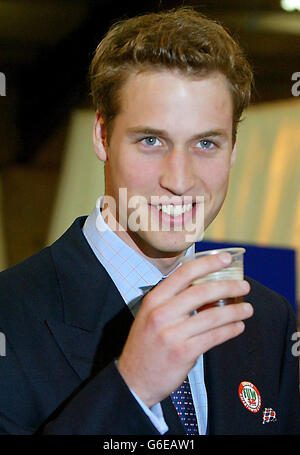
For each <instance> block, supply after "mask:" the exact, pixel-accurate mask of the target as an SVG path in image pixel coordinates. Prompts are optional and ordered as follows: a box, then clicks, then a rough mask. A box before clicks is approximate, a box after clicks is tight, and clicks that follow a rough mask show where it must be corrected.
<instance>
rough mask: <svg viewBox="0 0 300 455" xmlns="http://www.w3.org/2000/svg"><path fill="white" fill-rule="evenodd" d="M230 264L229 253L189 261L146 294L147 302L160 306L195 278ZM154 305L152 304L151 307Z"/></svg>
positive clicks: (230, 257)
mask: <svg viewBox="0 0 300 455" xmlns="http://www.w3.org/2000/svg"><path fill="white" fill-rule="evenodd" d="M231 262H232V256H231V254H229V253H220V254H213V255H208V256H204V257H202V258H199V259H194V260H192V261H189V262H187V263H185V264H183V265H182V266H180V267H178V269H176V270H175V271H174V272H173V273H172V274H171V275H170V276H169V277H168V278H166V279H165V280H163V281H162V282H161V283H159V284H158V285H157V286H155V288H153V289H152V291H151V292H149V294H147V300H151V302H155V304H156V305H160V304H161V303H162V302H164V301H165V300H166V299H168V298H170V297H172V296H174V295H176V294H177V293H179V292H180V291H182V290H183V289H185V288H187V287H188V286H189V285H190V284H191V283H192V282H193V281H194V280H196V279H197V278H201V277H204V276H205V275H207V274H208V273H211V272H216V271H218V270H221V269H223V268H224V267H227V266H228V265H229V264H230V263H231ZM155 304H154V303H153V305H155Z"/></svg>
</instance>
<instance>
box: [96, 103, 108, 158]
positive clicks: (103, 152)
mask: <svg viewBox="0 0 300 455" xmlns="http://www.w3.org/2000/svg"><path fill="white" fill-rule="evenodd" d="M93 143H94V150H95V153H96V155H97V157H98V158H99V160H100V161H106V160H107V130H106V126H105V123H104V119H103V117H102V116H101V115H100V113H99V112H96V118H95V122H94V130H93Z"/></svg>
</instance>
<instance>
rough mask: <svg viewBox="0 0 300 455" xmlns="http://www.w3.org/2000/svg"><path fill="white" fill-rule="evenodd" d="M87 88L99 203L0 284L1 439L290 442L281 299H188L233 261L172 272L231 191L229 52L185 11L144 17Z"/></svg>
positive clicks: (114, 42) (241, 98)
mask: <svg viewBox="0 0 300 455" xmlns="http://www.w3.org/2000/svg"><path fill="white" fill-rule="evenodd" d="M91 80H92V94H93V97H94V101H95V106H96V111H97V114H96V120H95V125H94V145H95V151H96V154H97V156H98V157H99V159H100V160H102V161H105V180H106V184H105V197H104V198H102V199H100V200H99V204H97V207H96V209H95V211H94V212H93V213H92V214H91V215H90V216H89V217H88V218H87V219H86V218H85V217H82V218H79V219H78V220H76V221H75V222H74V224H73V225H72V226H71V228H70V229H69V230H68V231H67V232H66V233H65V234H64V235H63V236H62V237H61V238H60V239H59V240H58V241H57V242H55V243H54V244H53V245H52V246H51V247H49V248H46V249H44V250H42V251H41V252H40V253H38V254H37V255H35V256H33V257H32V258H29V259H28V260H27V261H25V262H23V263H22V264H19V265H17V266H16V267H14V268H12V269H10V270H8V271H6V272H3V273H2V274H1V280H0V286H1V300H2V302H1V316H0V321H1V322H0V329H1V331H2V332H3V333H4V334H5V337H6V343H7V349H6V356H5V357H2V358H1V359H0V368H1V376H0V377H1V393H0V409H1V414H0V428H1V432H2V433H12V434H30V433H36V432H42V433H43V434H185V433H188V434H288V433H299V432H300V430H299V423H300V419H299V416H300V413H299V395H298V364H297V358H295V357H293V355H292V351H291V347H292V346H291V335H292V333H293V332H295V331H296V327H295V320H294V319H295V318H294V316H293V311H292V308H291V306H290V305H289V303H288V302H286V301H285V300H284V299H283V298H282V297H281V296H279V295H277V294H275V293H274V292H272V291H271V290H268V289H266V288H265V287H263V286H262V285H260V284H259V283H256V282H254V281H253V280H251V279H249V280H248V281H219V282H212V281H211V282H206V283H202V284H197V285H194V286H191V283H192V282H193V281H194V280H195V279H196V278H199V277H202V276H205V275H206V274H207V273H209V272H212V271H217V270H220V269H222V268H224V267H226V266H227V265H228V264H229V263H230V258H229V257H228V254H223V255H222V254H221V255H216V256H211V257H206V258H202V259H201V260H196V261H190V262H188V263H186V264H184V265H182V266H180V264H181V261H182V258H183V256H185V255H186V254H190V253H191V252H193V250H194V242H195V240H196V239H191V236H190V234H191V231H192V228H193V227H195V230H196V233H197V236H198V237H199V238H200V237H201V227H202V226H200V229H199V223H200V224H201V216H200V217H199V214H201V213H203V212H202V210H203V209H204V220H202V221H203V227H204V228H206V227H207V226H208V225H209V224H210V223H211V222H212V221H213V219H214V218H215V217H216V215H217V214H218V212H219V210H220V208H221V206H222V203H223V201H224V198H225V196H226V191H227V185H228V179H229V173H230V168H231V166H232V165H233V163H234V161H235V158H236V153H237V150H236V142H235V138H236V130H237V124H238V121H239V119H240V116H241V114H242V112H243V110H244V108H245V107H246V106H247V104H248V102H249V98H250V87H251V81H252V74H251V71H250V69H249V66H248V64H247V62H246V60H245V59H244V57H243V55H242V52H241V50H240V48H239V47H238V45H237V44H236V43H235V42H234V41H233V40H232V39H231V37H230V36H229V35H228V34H227V33H226V32H225V31H224V29H223V28H222V27H221V26H220V25H218V24H216V23H214V22H213V21H211V20H208V19H206V18H204V17H202V16H201V15H199V14H198V13H196V12H195V11H193V10H190V9H179V10H176V11H171V12H167V13H160V14H149V15H145V16H141V17H137V18H133V19H130V20H127V21H122V22H120V23H118V24H116V25H115V26H114V27H113V28H112V29H111V30H110V31H109V33H108V34H107V36H106V37H105V38H104V39H103V40H102V42H101V43H100V44H99V46H98V48H97V50H96V53H95V56H94V59H93V62H92V65H91ZM162 278H164V279H163V281H161V280H162ZM160 281H161V282H160ZM158 282H159V284H158V285H157V286H156V287H155V288H154V289H152V290H150V292H148V294H147V295H145V297H144V298H143V290H145V289H146V290H148V291H149V287H150V286H152V285H155V284H156V283H158ZM249 283H250V285H251V292H250V293H249V291H250V285H249ZM238 296H247V298H246V299H245V298H244V300H247V302H244V303H239V304H235V305H227V306H224V307H213V308H209V309H203V310H202V311H199V312H197V311H196V310H197V309H200V310H201V307H202V306H204V305H205V304H207V303H211V302H214V301H217V300H219V299H221V298H229V297H238ZM139 297H140V300H141V301H142V303H141V306H140V307H139V306H135V305H134V303H137V300H138V298H139ZM136 308H139V310H138V311H136ZM181 396H184V397H185V399H183V400H181V399H180V397H181ZM185 413H186V415H185Z"/></svg>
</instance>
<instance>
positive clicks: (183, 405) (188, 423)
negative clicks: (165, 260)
mask: <svg viewBox="0 0 300 455" xmlns="http://www.w3.org/2000/svg"><path fill="white" fill-rule="evenodd" d="M160 281H162V280H160ZM160 281H159V282H158V283H160ZM158 283H156V284H155V285H151V286H143V287H141V288H140V289H141V290H142V291H143V295H141V296H139V297H137V298H136V299H133V300H132V301H131V302H130V303H129V304H128V308H129V309H130V311H131V313H132V314H133V316H134V317H136V315H137V313H138V311H139V309H140V307H141V305H142V300H143V298H144V297H145V295H146V294H148V292H150V291H151V289H153V288H154V286H156V285H157V284H158ZM170 397H171V399H172V402H173V404H174V406H175V409H176V411H177V414H178V417H179V419H180V421H181V423H182V425H183V427H184V430H185V432H186V434H189V435H193V434H199V431H198V424H197V417H196V411H195V407H194V402H193V397H192V392H191V388H190V382H189V379H188V377H186V379H185V380H184V381H183V383H182V384H181V385H180V386H179V387H178V388H177V389H176V390H175V391H174V392H172V393H171V395H170Z"/></svg>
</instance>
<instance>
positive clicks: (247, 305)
mask: <svg viewBox="0 0 300 455" xmlns="http://www.w3.org/2000/svg"><path fill="white" fill-rule="evenodd" d="M243 307H244V310H245V311H246V313H248V314H252V313H253V307H252V305H251V304H250V303H244V305H243Z"/></svg>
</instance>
